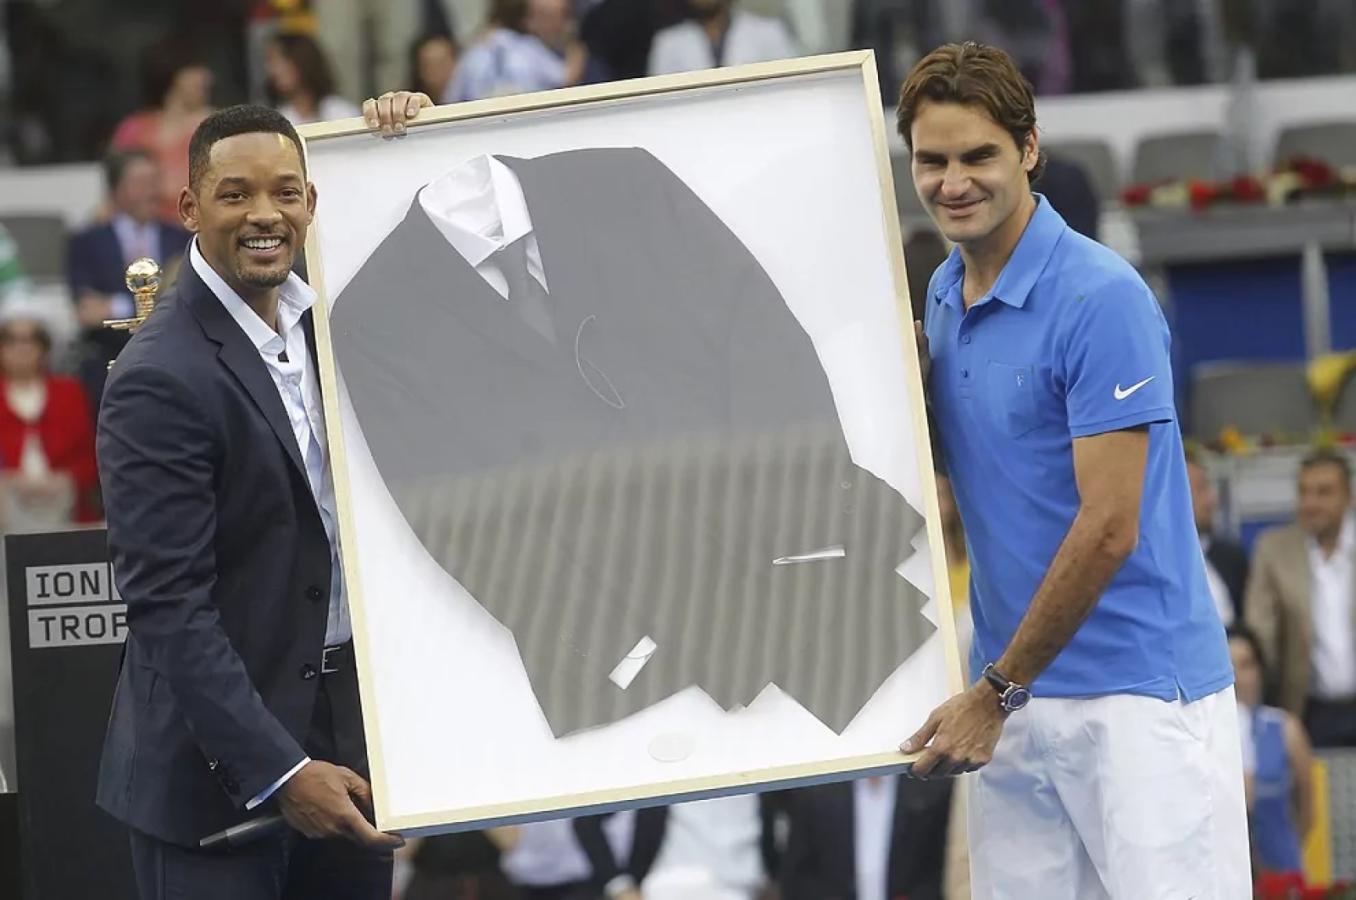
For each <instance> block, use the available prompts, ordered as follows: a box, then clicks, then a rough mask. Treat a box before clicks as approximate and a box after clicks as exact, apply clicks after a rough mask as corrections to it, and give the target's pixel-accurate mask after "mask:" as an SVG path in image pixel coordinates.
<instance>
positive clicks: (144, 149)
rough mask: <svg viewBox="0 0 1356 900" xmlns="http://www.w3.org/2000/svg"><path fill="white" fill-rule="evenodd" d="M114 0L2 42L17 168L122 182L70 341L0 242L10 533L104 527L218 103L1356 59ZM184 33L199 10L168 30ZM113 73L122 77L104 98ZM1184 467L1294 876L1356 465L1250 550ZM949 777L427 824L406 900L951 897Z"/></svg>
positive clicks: (1056, 197)
mask: <svg viewBox="0 0 1356 900" xmlns="http://www.w3.org/2000/svg"><path fill="white" fill-rule="evenodd" d="M106 5H108V6H110V7H111V6H118V7H119V9H118V14H119V15H122V16H124V17H125V18H126V19H128V20H131V22H130V24H131V25H135V24H136V23H137V22H138V21H149V22H154V23H155V26H156V27H155V28H154V29H152V31H154V32H155V33H156V37H155V39H154V40H153V41H150V42H145V41H141V40H137V41H133V40H131V39H128V40H127V43H126V44H120V43H119V41H118V40H117V38H118V37H120V36H121V37H123V38H127V36H128V35H137V37H138V39H140V37H141V35H140V34H139V33H138V32H136V31H135V30H134V29H132V28H130V27H127V28H125V29H124V30H117V29H114V30H113V31H112V32H109V33H108V34H109V38H110V40H107V41H103V42H100V43H99V44H98V45H97V46H96V45H95V44H94V43H92V42H91V41H90V40H89V38H88V36H85V35H82V34H81V33H80V29H79V28H58V27H56V25H55V24H54V21H53V20H51V19H50V18H49V17H50V16H52V15H55V14H56V13H55V12H54V10H56V9H58V8H60V7H66V8H68V9H69V8H74V7H77V6H79V4H77V3H74V2H67V3H53V4H36V3H23V2H11V3H10V4H8V5H7V7H6V10H5V18H4V26H5V28H6V29H7V32H8V35H7V36H8V41H0V48H3V47H4V46H5V45H8V47H9V53H10V62H11V63H12V69H11V67H9V66H6V65H4V60H3V59H0V72H5V73H6V75H4V76H0V77H3V78H7V79H8V82H7V83H6V82H0V93H7V95H8V97H9V100H8V103H9V108H10V111H11V113H12V115H10V116H3V115H0V121H6V120H7V121H8V122H9V124H8V125H7V126H5V127H7V128H8V131H7V133H5V134H3V135H0V138H3V140H4V142H5V144H6V146H7V147H8V148H9V149H10V153H11V155H12V156H13V157H14V158H15V159H17V160H20V161H24V162H33V161H46V160H67V159H81V158H89V157H91V156H96V155H97V156H98V157H99V158H101V159H102V160H103V165H104V173H105V186H106V192H105V194H104V196H102V197H98V198H95V197H91V198H90V205H91V208H93V209H95V210H96V212H95V214H94V215H93V217H92V221H91V224H90V225H89V226H88V227H86V228H84V229H82V230H80V231H78V232H76V233H74V234H72V235H70V237H69V244H68V249H67V253H66V266H67V287H68V289H69V296H70V302H71V304H72V309H71V310H70V311H69V317H70V318H71V319H72V320H73V321H74V323H75V326H74V329H73V330H71V329H67V331H68V332H69V335H68V339H65V340H63V339H62V337H63V336H64V333H63V330H62V328H60V327H58V326H57V325H54V324H53V316H52V310H50V309H49V308H46V307H44V304H43V302H41V301H39V300H38V299H35V297H34V296H33V295H32V293H31V292H30V291H29V290H28V289H27V281H26V278H25V275H24V260H23V259H22V258H20V255H19V253H18V250H17V247H16V244H15V242H14V241H13V240H11V239H9V237H8V236H7V235H6V234H5V233H4V232H3V231H2V230H0V528H3V529H5V530H29V529H40V528H57V527H63V526H65V525H69V524H71V523H86V522H95V521H98V520H99V518H100V515H101V511H100V506H99V494H98V484H97V476H96V471H95V460H94V446H93V423H94V414H95V411H96V410H97V406H98V400H99V396H100V392H101V391H102V386H103V380H104V376H105V374H106V372H107V368H108V365H109V363H110V361H112V360H113V359H114V358H115V357H116V355H117V353H118V351H119V350H120V349H121V348H122V346H123V344H124V343H125V342H126V340H127V335H126V333H125V332H123V331H118V330H114V329H111V328H108V327H106V326H105V325H104V322H105V321H106V320H109V319H118V318H126V317H128V316H131V315H132V314H133V304H132V297H131V295H130V294H129V292H128V290H127V288H126V286H125V284H124V280H123V273H124V270H125V268H126V265H127V264H128V263H129V262H130V261H131V260H133V259H135V258H138V257H141V256H151V257H153V258H155V259H157V260H161V261H162V262H163V264H164V265H165V267H166V269H167V272H166V278H167V280H172V278H173V269H174V266H175V264H176V260H178V259H180V258H181V256H182V251H183V249H184V247H185V245H186V243H187V241H188V239H189V235H188V234H187V232H185V231H184V230H183V228H182V227H181V226H180V224H179V216H178V212H177V203H178V194H179V188H180V186H181V185H183V184H184V183H185V182H186V180H187V166H188V163H187V156H188V142H189V138H190V136H191V135H192V133H193V131H194V129H195V128H196V127H197V125H198V124H199V123H200V122H201V121H202V120H203V118H204V117H205V116H206V115H207V114H208V113H209V112H210V111H211V109H212V108H213V106H214V104H221V103H227V102H232V101H237V100H243V99H246V98H251V99H256V100H263V101H266V102H268V103H270V104H271V105H273V106H275V107H276V108H278V109H279V110H280V111H282V112H283V113H284V114H285V115H286V116H287V117H288V118H289V119H290V120H292V121H293V122H295V123H298V124H301V123H306V122H315V121H324V120H329V119H334V118H341V117H346V116H353V115H357V114H358V106H357V103H358V101H360V100H361V99H362V97H364V96H368V95H372V94H375V93H377V92H379V91H380V90H383V89H411V90H418V91H423V92H426V93H428V94H429V95H430V96H431V97H433V99H434V100H435V101H438V102H456V101H463V100H476V99H482V98H487V97H495V96H501V95H504V94H509V93H516V92H522V91H531V90H541V89H548V88H555V87H561V86H568V85H576V84H585V83H592V82H599V81H605V80H610V79H617V78H628V77H636V76H641V75H645V74H666V73H673V72H682V71H690V70H695V69H703V68H710V67H713V66H716V65H726V64H737V63H745V62H756V61H763V60H772V59H779V58H786V57H792V56H797V55H800V54H802V53H805V52H819V51H827V50H837V49H844V48H846V47H849V46H869V47H874V48H875V49H876V50H877V51H878V54H879V57H880V59H881V70H882V80H883V83H885V84H886V86H887V96H888V95H889V94H890V93H892V92H893V91H892V90H890V87H889V86H890V85H893V84H897V83H898V80H899V78H900V77H902V74H903V72H904V71H906V70H907V68H908V67H909V66H910V65H911V64H912V62H913V61H914V60H915V59H916V58H917V57H918V56H919V55H920V54H921V53H923V52H925V51H926V50H927V49H929V48H930V47H932V46H934V45H936V44H938V43H941V42H943V41H945V40H947V39H952V38H956V37H960V36H966V37H975V38H979V39H981V40H986V41H989V42H992V43H997V44H999V45H1000V46H1004V47H1006V48H1007V49H1009V50H1010V51H1011V52H1013V53H1014V54H1015V55H1016V56H1017V58H1018V59H1019V60H1020V61H1021V62H1022V64H1023V65H1024V68H1025V69H1026V72H1027V74H1028V76H1029V77H1030V78H1031V80H1032V81H1033V83H1034V84H1035V85H1036V87H1037V88H1038V90H1039V91H1040V92H1043V93H1064V92H1077V91H1091V90H1106V89H1117V88H1129V87H1136V86H1154V85H1168V84H1190V83H1199V82H1203V81H1208V80H1220V79H1225V78H1228V77H1229V74H1230V73H1229V65H1230V63H1229V60H1230V59H1231V57H1230V54H1229V52H1228V48H1229V47H1230V46H1233V45H1236V44H1238V43H1239V42H1248V41H1249V40H1250V39H1251V36H1253V35H1257V34H1262V33H1265V34H1267V35H1268V40H1267V41H1265V42H1257V43H1256V48H1257V64H1258V69H1259V73H1260V74H1261V75H1262V77H1272V76H1287V75H1302V74H1321V73H1331V72H1338V71H1352V70H1356V50H1353V48H1356V4H1351V3H1348V2H1326V0H1314V2H1304V3H1299V2H1293V3H1288V2H1283V0H1271V2H1265V3H1263V2H1244V0H1239V2H1231V0H1194V2H1164V0H1119V2H1114V3H1110V2H1109V3H1106V4H1097V5H1096V6H1097V7H1098V9H1099V10H1100V14H1098V15H1091V14H1089V10H1090V8H1091V6H1092V5H1091V4H1085V3H1079V2H1071V0H1026V2H1019V0H1001V2H995V0H964V2H960V0H947V2H942V0H931V2H927V0H917V2H906V0H856V2H850V0H746V2H742V3H730V2H728V0H427V2H418V0H405V2H397V0H386V2H365V0H342V2H341V0H333V2H322V0H313V2H312V3H311V4H309V5H308V4H305V3H302V2H297V0H293V2H281V0H275V2H271V3H270V2H259V3H244V2H240V3H225V2H223V3H221V4H217V5H218V6H220V7H221V8H220V9H219V10H217V11H216V12H215V13H212V14H208V13H206V12H203V11H202V10H201V9H200V6H201V5H199V4H192V5H191V6H192V7H193V13H192V14H191V15H192V16H193V17H195V18H193V19H192V20H191V21H190V20H189V19H187V18H182V17H183V16H184V15H188V14H185V13H180V12H176V11H174V10H173V9H171V8H170V7H176V8H177V7H178V6H179V5H178V4H166V6H165V8H163V9H162V8H159V7H157V6H156V5H155V4H154V3H145V4H143V6H144V7H145V8H144V9H141V7H139V6H138V5H137V4H127V8H126V9H123V8H122V4H117V5H111V4H106ZM183 6H185V7H187V6H190V5H188V4H184V5H183ZM1108 8H1112V9H1113V10H1114V14H1113V15H1107V14H1106V10H1107V9H1108ZM214 17H215V18H214ZM97 19H98V16H97V15H92V18H91V20H90V22H91V23H94V22H95V21H97ZM204 20H205V21H206V24H204ZM167 22H168V23H170V24H171V25H174V24H175V23H176V22H177V25H178V26H182V27H178V28H177V30H170V31H165V30H164V27H163V26H164V23H167ZM123 25H124V26H125V25H128V23H127V22H124V23H123ZM190 26H191V27H190ZM119 27H122V26H119ZM20 35H22V39H19V36H20ZM209 35H210V38H209V37H207V36H209ZM1343 36H1345V39H1344V37H1343ZM127 46H140V49H141V51H142V52H141V54H140V55H141V76H142V78H141V80H142V88H141V94H140V102H139V103H137V102H133V101H131V100H130V92H129V91H127V90H124V89H123V86H122V85H123V79H122V78H121V77H120V72H121V70H122V66H123V62H124V58H125V56H126V55H127V54H126V47H127ZM0 52H2V51H0ZM54 67H57V68H54ZM61 67H64V68H61ZM10 71H12V72H14V73H16V74H14V75H9V74H8V73H9V72H10ZM18 73H22V77H20V75H19V74H18ZM35 79H38V80H41V82H42V83H41V84H35V83H34V80H35ZM101 80H103V81H104V82H105V84H106V85H107V89H106V90H105V91H103V92H102V93H99V92H97V91H93V86H94V85H96V84H98V83H99V82H100V81H101ZM35 92H36V93H35ZM57 99H59V100H60V101H61V102H54V101H55V100H57ZM123 101H127V102H123ZM1051 172H1052V174H1051V175H1049V176H1047V178H1048V179H1049V181H1048V183H1047V184H1046V185H1044V186H1043V188H1042V189H1044V190H1047V191H1048V193H1049V196H1050V197H1051V201H1052V203H1053V204H1054V205H1055V206H1056V208H1060V209H1061V211H1062V212H1064V213H1065V215H1066V217H1067V218H1069V219H1070V222H1071V224H1073V225H1074V226H1075V227H1080V226H1079V222H1080V221H1086V222H1087V223H1088V224H1087V225H1086V226H1082V227H1081V228H1080V230H1084V231H1087V232H1088V233H1094V232H1095V227H1096V197H1095V196H1092V195H1090V194H1089V193H1088V189H1087V187H1086V178H1083V177H1082V176H1080V175H1079V173H1077V172H1076V171H1066V170H1064V169H1063V168H1062V167H1061V165H1060V163H1059V162H1058V161H1055V162H1054V164H1053V165H1052V167H1051ZM1061 173H1062V174H1061ZM1068 185H1072V187H1068ZM1080 206H1081V208H1082V209H1083V211H1084V215H1082V216H1080V215H1079V208H1080ZM1089 209H1090V210H1091V213H1090V215H1089V214H1087V211H1088V210H1089ZM939 246H940V245H939V244H938V242H937V241H936V239H935V238H933V237H931V236H924V240H923V242H922V244H921V245H919V246H917V247H915V246H913V245H912V244H911V247H910V252H909V255H910V261H909V270H910V275H911V276H913V277H919V276H921V277H922V278H924V279H926V277H927V275H928V274H929V273H930V272H931V270H932V268H933V267H934V266H935V264H936V263H937V262H938V261H939V259H938V256H937V254H938V253H939V252H944V251H941V250H939ZM914 292H915V295H919V296H921V293H920V292H919V291H918V290H917V289H916V288H915V291H914ZM58 318H59V317H58ZM1189 462H1190V467H1189V471H1190V473H1191V478H1192V488H1193V499H1194V501H1195V509H1196V516H1197V526H1198V530H1199V532H1200V535H1201V546H1202V552H1203V554H1204V556H1205V558H1206V560H1207V567H1208V575H1209V580H1210V585H1211V590H1212V593H1213V594H1214V595H1215V598H1216V601H1217V607H1218V609H1219V612H1220V615H1221V618H1222V619H1223V620H1224V622H1225V623H1226V625H1228V626H1229V634H1230V649H1231V652H1232V655H1233V659H1234V665H1235V671H1236V674H1237V677H1238V697H1239V701H1240V704H1241V708H1242V710H1243V711H1244V715H1243V717H1242V724H1241V728H1242V729H1243V734H1244V745H1245V761H1246V768H1247V771H1248V797H1249V802H1250V804H1251V806H1252V810H1253V813H1254V816H1253V821H1254V826H1253V833H1254V852H1255V855H1256V863H1257V865H1258V867H1259V869H1267V870H1292V869H1297V868H1299V865H1300V852H1301V850H1300V848H1301V844H1302V840H1303V838H1304V836H1305V834H1306V831H1307V829H1308V828H1309V827H1310V824H1311V822H1312V820H1313V807H1314V803H1313V791H1314V788H1313V785H1312V783H1311V781H1310V777H1309V771H1310V762H1311V758H1312V749H1311V744H1312V745H1314V746H1318V747H1341V746H1345V747H1352V746H1356V703H1353V701H1352V698H1353V697H1356V620H1353V618H1352V616H1351V610H1350V607H1351V603H1352V601H1351V598H1352V597H1353V596H1356V570H1354V569H1356V564H1354V563H1353V560H1356V519H1354V518H1353V513H1352V510H1351V500H1352V494H1351V492H1352V472H1351V467H1350V463H1349V462H1348V461H1347V460H1346V459H1345V458H1344V457H1343V456H1341V455H1340V454H1338V453H1335V452H1319V453H1316V454H1314V455H1312V456H1311V457H1309V458H1308V459H1306V460H1305V461H1304V463H1303V464H1302V466H1301V467H1300V471H1299V472H1298V473H1297V476H1296V477H1297V480H1298V497H1299V500H1298V505H1297V508H1296V510H1295V523H1294V524H1293V525H1287V526H1283V527H1279V528H1277V529H1275V530H1273V531H1271V532H1268V533H1266V534H1264V535H1263V536H1262V537H1261V538H1260V539H1259V541H1258V542H1257V544H1256V546H1255V549H1254V552H1253V554H1252V556H1251V558H1250V557H1249V553H1248V552H1247V551H1246V550H1245V549H1244V548H1243V547H1242V546H1241V545H1239V544H1238V543H1236V542H1234V541H1233V540H1231V539H1230V538H1229V537H1228V536H1227V535H1224V534H1221V533H1218V532H1217V530H1216V528H1215V522H1216V515H1215V504H1216V498H1215V496H1214V487H1213V483H1212V481H1211V478H1210V476H1209V467H1208V460H1206V459H1205V458H1203V457H1200V456H1193V457H1192V458H1191V459H1190V461H1189ZM940 487H941V491H940V493H941V496H942V498H943V510H944V514H945V523H944V524H945V534H946V538H947V555H948V559H949V562H950V564H951V567H952V573H951V574H952V587H953V590H952V593H953V596H954V597H955V598H956V602H957V614H958V618H960V619H961V621H962V624H964V621H965V620H966V616H967V612H966V608H967V607H966V601H965V597H966V593H967V590H966V586H967V584H968V574H967V573H968V568H967V563H966V554H965V539H964V533H963V530H962V529H961V527H960V522H959V518H958V517H957V516H956V514H955V510H954V504H952V503H950V502H948V500H949V491H948V489H947V487H946V485H945V482H942V483H941V485H940ZM963 630H964V629H963ZM902 727H904V723H901V728H902ZM953 794H956V795H958V794H959V789H958V788H955V787H954V785H953V784H952V783H951V782H940V783H928V782H918V781H909V780H900V779H897V778H894V777H890V778H873V779H863V780H861V781H858V782H855V783H850V784H841V785H834V786H824V787H817V788H811V789H807V790H801V791H792V792H785V793H773V794H767V795H763V796H761V797H735V798H728V799H721V800H710V801H701V802H698V803H692V804H680V805H677V806H673V807H669V808H666V809H660V810H657V811H642V812H640V813H625V814H618V815H615V816H609V817H600V818H590V819H580V820H575V821H573V822H570V821H560V822H552V823H541V824H537V825H528V826H522V827H513V828H504V829H496V830H494V831H491V832H486V833H473V834H465V835H457V836H448V837H440V838H430V839H426V840H423V841H417V842H414V843H413V844H412V845H411V846H410V848H409V850H408V851H407V853H406V855H405V857H404V859H403V861H402V866H403V868H402V875H401V879H400V888H399V889H400V890H401V891H403V892H404V893H403V896H404V897H405V898H406V900H449V898H461V897H477V898H495V897H506V898H507V897H518V896H522V897H530V898H582V897H591V896H597V895H598V893H599V892H600V891H603V890H606V893H607V894H608V895H609V896H613V897H624V898H634V897H637V896H639V894H638V893H636V889H637V888H639V887H640V886H642V885H643V886H644V896H645V897H646V898H650V900H663V898H665V897H685V898H690V897H696V896H701V897H711V898H718V897H719V898H731V900H733V898H755V897H764V896H774V895H778V894H779V895H780V896H784V897H786V898H788V900H793V898H798V897H800V898H806V900H810V898H824V897H830V896H856V897H858V898H860V900H872V898H880V900H885V898H898V897H907V898H910V900H919V898H928V897H941V896H947V897H963V896H966V891H965V877H966V876H965V855H964V822H963V820H962V819H961V817H958V816H956V815H953V814H952V813H953V810H954V809H956V808H957V805H958V796H953Z"/></svg>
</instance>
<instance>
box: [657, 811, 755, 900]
mask: <svg viewBox="0 0 1356 900" xmlns="http://www.w3.org/2000/svg"><path fill="white" fill-rule="evenodd" d="M762 804H763V798H762V797H761V796H760V795H758V794H741V795H737V796H732V797H717V798H715V799H712V800H696V801H693V802H690V803H676V804H674V805H673V806H670V807H668V816H667V818H666V820H665V822H664V835H663V840H662V841H660V844H659V853H658V854H657V855H656V856H655V860H654V865H653V866H652V867H651V868H650V871H649V873H648V874H647V875H646V877H645V879H644V882H643V883H642V886H641V887H642V890H641V894H642V895H643V896H644V897H645V898H646V900H689V898H691V900H756V898H757V897H759V896H760V895H761V893H762V892H763V890H764V888H765V887H766V886H767V884H768V881H769V876H770V873H769V872H767V871H766V868H765V865H764V858H763V848H764V841H763V829H764V827H765V825H766V819H765V818H764V815H763V806H762Z"/></svg>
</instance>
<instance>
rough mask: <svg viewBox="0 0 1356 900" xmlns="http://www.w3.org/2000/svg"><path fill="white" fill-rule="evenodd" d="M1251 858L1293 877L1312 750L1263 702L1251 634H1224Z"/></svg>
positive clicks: (1236, 630)
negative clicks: (1234, 699)
mask: <svg viewBox="0 0 1356 900" xmlns="http://www.w3.org/2000/svg"><path fill="white" fill-rule="evenodd" d="M1228 633H1229V655H1230V657H1231V658H1232V659H1233V664H1234V680H1235V681H1234V688H1235V691H1236V692H1237V694H1238V705H1239V727H1240V728H1242V729H1244V731H1245V733H1244V735H1243V745H1244V752H1243V756H1244V771H1245V773H1246V775H1247V783H1248V788H1249V790H1248V801H1249V803H1248V807H1249V808H1248V820H1249V830H1250V831H1251V832H1252V848H1253V857H1254V860H1255V862H1256V865H1257V868H1258V869H1259V870H1261V871H1263V872H1298V871H1300V870H1301V868H1302V864H1301V858H1300V856H1301V854H1300V846H1301V844H1302V843H1303V840H1304V837H1305V835H1306V834H1308V831H1309V827H1310V825H1311V824H1312V821H1313V808H1314V803H1313V793H1314V792H1313V780H1312V777H1311V774H1310V770H1311V768H1312V766H1313V751H1312V749H1311V748H1310V746H1309V739H1308V737H1307V736H1306V735H1305V733H1304V726H1302V725H1301V724H1300V723H1299V720H1298V719H1296V718H1295V717H1294V716H1293V715H1291V714H1290V713H1289V712H1287V711H1285V710H1283V709H1280V708H1278V707H1275V706H1266V705H1264V704H1263V703H1262V686H1263V685H1264V684H1265V683H1266V669H1265V666H1264V663H1263V660H1262V650H1261V645H1260V644H1259V643H1258V641H1257V637H1256V635H1254V634H1253V633H1252V632H1251V631H1249V630H1248V629H1247V628H1245V627H1243V626H1234V627H1231V628H1230V629H1229V632H1228Z"/></svg>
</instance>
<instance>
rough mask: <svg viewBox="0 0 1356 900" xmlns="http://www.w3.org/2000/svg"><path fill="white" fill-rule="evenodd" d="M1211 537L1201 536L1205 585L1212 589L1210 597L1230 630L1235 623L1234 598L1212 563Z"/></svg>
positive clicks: (1225, 625)
mask: <svg viewBox="0 0 1356 900" xmlns="http://www.w3.org/2000/svg"><path fill="white" fill-rule="evenodd" d="M1209 553H1210V535H1208V534H1203V535H1201V560H1202V562H1204V563H1205V583H1206V586H1207V587H1209V588H1210V596H1211V597H1212V598H1213V599H1214V601H1215V609H1216V610H1218V611H1219V620H1220V621H1221V622H1223V623H1224V627H1225V628H1228V627H1229V626H1230V625H1232V624H1233V623H1234V598H1233V597H1231V596H1230V595H1229V586H1228V585H1227V584H1225V583H1224V577H1223V576H1221V575H1220V574H1219V570H1218V569H1216V568H1215V565H1214V563H1212V562H1210V556H1209Z"/></svg>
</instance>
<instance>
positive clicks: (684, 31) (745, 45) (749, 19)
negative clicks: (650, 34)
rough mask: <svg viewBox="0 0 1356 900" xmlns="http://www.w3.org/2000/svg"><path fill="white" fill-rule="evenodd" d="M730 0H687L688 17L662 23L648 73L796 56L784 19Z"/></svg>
mask: <svg viewBox="0 0 1356 900" xmlns="http://www.w3.org/2000/svg"><path fill="white" fill-rule="evenodd" d="M735 4H736V0H688V8H689V9H690V10H691V15H692V21H689V22H682V23H679V24H677V25H672V26H670V27H668V28H665V29H664V30H663V31H661V32H659V34H657V35H655V38H654V44H653V46H651V48H650V65H649V70H650V74H651V75H671V74H673V73H675V72H692V71H696V70H698V69H714V68H716V67H717V66H738V65H743V64H745V63H756V62H767V61H769V60H774V59H787V58H789V57H792V56H796V55H797V54H798V53H799V50H798V49H797V48H796V45H795V41H793V40H792V38H791V32H790V31H788V30H787V27H786V24H785V23H784V22H781V21H779V20H777V19H767V18H764V17H762V16H755V15H753V14H752V13H748V12H744V11H743V10H739V9H735Z"/></svg>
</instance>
